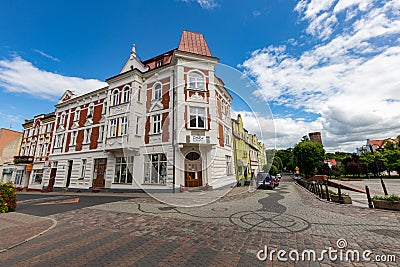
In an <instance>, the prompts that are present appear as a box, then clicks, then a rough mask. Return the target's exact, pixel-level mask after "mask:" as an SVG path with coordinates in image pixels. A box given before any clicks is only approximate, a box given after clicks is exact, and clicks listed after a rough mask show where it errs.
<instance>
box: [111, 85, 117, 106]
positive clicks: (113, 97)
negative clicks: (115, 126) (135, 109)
mask: <svg viewBox="0 0 400 267" xmlns="http://www.w3.org/2000/svg"><path fill="white" fill-rule="evenodd" d="M112 103H113V106H116V105H118V104H119V91H118V89H117V90H114V92H113V95H112Z"/></svg>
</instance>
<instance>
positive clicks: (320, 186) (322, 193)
mask: <svg viewBox="0 0 400 267" xmlns="http://www.w3.org/2000/svg"><path fill="white" fill-rule="evenodd" d="M319 191H320V192H321V198H323V197H324V188H323V187H322V184H319Z"/></svg>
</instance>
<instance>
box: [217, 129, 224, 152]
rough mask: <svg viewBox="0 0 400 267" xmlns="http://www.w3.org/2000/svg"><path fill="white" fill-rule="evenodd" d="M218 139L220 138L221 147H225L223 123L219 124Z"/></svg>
mask: <svg viewBox="0 0 400 267" xmlns="http://www.w3.org/2000/svg"><path fill="white" fill-rule="evenodd" d="M218 138H219V145H220V146H222V147H224V127H223V126H222V124H221V123H218Z"/></svg>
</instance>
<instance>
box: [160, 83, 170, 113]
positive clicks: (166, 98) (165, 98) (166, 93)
mask: <svg viewBox="0 0 400 267" xmlns="http://www.w3.org/2000/svg"><path fill="white" fill-rule="evenodd" d="M169 101H170V97H169V84H168V85H163V87H162V100H161V103H162V105H163V108H164V109H168V108H169Z"/></svg>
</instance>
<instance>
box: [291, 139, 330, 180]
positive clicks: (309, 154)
mask: <svg viewBox="0 0 400 267" xmlns="http://www.w3.org/2000/svg"><path fill="white" fill-rule="evenodd" d="M293 157H294V163H295V164H296V165H297V166H298V167H299V168H300V172H301V173H303V174H304V176H305V177H312V176H314V175H315V174H316V173H317V168H318V167H319V166H321V165H322V164H323V162H324V159H325V150H324V147H323V146H322V144H320V143H316V142H311V141H306V138H305V137H303V140H302V141H301V142H300V143H298V144H297V145H296V146H295V147H294V148H293Z"/></svg>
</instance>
